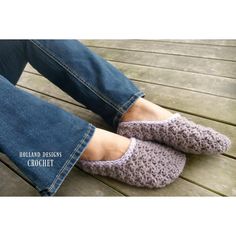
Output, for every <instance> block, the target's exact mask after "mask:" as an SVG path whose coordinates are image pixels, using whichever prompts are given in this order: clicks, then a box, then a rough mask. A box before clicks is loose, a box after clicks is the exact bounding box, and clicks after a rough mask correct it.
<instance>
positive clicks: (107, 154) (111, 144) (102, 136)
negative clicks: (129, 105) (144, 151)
mask: <svg viewBox="0 0 236 236" xmlns="http://www.w3.org/2000/svg"><path fill="white" fill-rule="evenodd" d="M129 145H130V139H129V138H126V137H124V136H121V135H118V134H115V133H112V132H109V131H106V130H103V129H99V128H96V129H95V131H94V134H93V136H92V138H91V140H90V142H89V143H88V146H87V147H86V149H85V151H84V152H83V153H82V155H81V158H80V159H81V160H90V161H109V160H117V159H119V158H120V157H121V156H122V155H123V154H124V153H125V152H126V151H127V149H128V147H129Z"/></svg>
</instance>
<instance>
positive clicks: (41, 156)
mask: <svg viewBox="0 0 236 236" xmlns="http://www.w3.org/2000/svg"><path fill="white" fill-rule="evenodd" d="M0 103H1V105H0V131H1V133H0V150H1V151H2V152H4V153H5V154H6V155H7V156H8V157H9V158H10V160H11V161H13V162H14V163H15V164H16V165H17V167H18V168H19V169H20V170H21V171H22V172H23V173H24V174H25V175H26V176H27V177H28V178H29V179H30V180H31V181H32V183H33V184H34V185H35V186H36V188H37V189H38V190H39V191H40V192H41V194H44V195H53V194H54V193H55V192H56V191H57V189H58V188H59V187H60V185H61V183H62V182H63V180H64V178H65V177H66V176H67V174H68V173H69V171H70V170H71V168H72V167H73V166H74V164H75V163H76V162H77V161H78V159H79V158H80V156H81V153H82V152H83V151H84V149H85V148H86V146H87V144H88V142H89V141H90V139H91V137H92V135H93V133H94V129H95V128H94V126H92V125H91V124H89V123H87V122H86V121H83V120H81V119H80V118H78V117H76V116H74V115H72V114H70V113H68V112H66V111H64V110H62V109H60V108H58V107H56V106H54V105H52V104H49V103H47V102H45V101H43V100H41V99H38V98H37V97H35V96H33V95H31V94H29V93H26V92H25V91H23V90H21V89H18V88H17V87H15V86H14V85H12V84H11V83H10V82H9V81H8V80H7V79H6V78H5V77H3V76H0Z"/></svg>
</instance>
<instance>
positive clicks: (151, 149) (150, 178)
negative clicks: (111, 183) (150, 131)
mask: <svg viewBox="0 0 236 236" xmlns="http://www.w3.org/2000/svg"><path fill="white" fill-rule="evenodd" d="M185 161H186V157H185V155H184V154H183V153H181V152H178V151H175V150H174V149H172V148H169V147H166V146H164V145H161V144H157V143H153V142H148V141H141V140H137V139H135V138H131V143H130V146H129V148H128V150H127V151H126V153H125V154H124V155H123V156H122V157H121V158H120V159H118V160H114V161H88V160H79V162H78V164H79V167H80V168H81V169H82V170H84V171H86V172H88V173H91V174H97V175H102V176H108V177H111V178H114V179H117V180H119V181H122V182H125V183H127V184H130V185H134V186H138V187H148V188H160V187H164V186H166V185H167V184H170V183H172V182H173V181H174V180H175V179H176V178H178V176H179V175H180V173H181V172H182V170H183V168H184V165H185Z"/></svg>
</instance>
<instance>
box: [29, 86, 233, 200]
mask: <svg viewBox="0 0 236 236" xmlns="http://www.w3.org/2000/svg"><path fill="white" fill-rule="evenodd" d="M29 92H30V93H32V94H35V95H36V96H39V97H41V98H42V99H46V100H48V99H49V102H51V103H53V104H55V105H58V106H60V107H63V108H64V109H66V110H68V109H69V110H68V111H69V112H72V113H74V114H75V115H78V116H80V117H81V110H84V113H86V109H84V108H81V107H78V106H76V105H72V104H69V103H68V104H66V106H65V103H66V102H62V101H59V100H57V99H55V98H50V97H47V96H45V95H42V94H38V93H34V92H32V91H29ZM82 118H83V117H82ZM95 119H96V118H95ZM92 123H93V122H92ZM98 127H99V126H98ZM193 162H194V163H195V164H192V163H193ZM189 169H190V170H189ZM235 169H236V160H234V159H231V158H228V157H226V156H222V155H220V156H197V157H196V156H192V157H191V158H189V161H188V163H187V166H186V168H185V171H184V173H183V176H184V177H185V178H188V179H189V180H191V181H193V182H195V183H197V184H199V185H201V186H204V187H205V188H208V189H212V190H213V191H217V192H218V193H220V194H223V195H229V196H231V195H235V194H236V172H235ZM192 173H193V174H192ZM203 176H204V177H203ZM120 191H122V190H120Z"/></svg>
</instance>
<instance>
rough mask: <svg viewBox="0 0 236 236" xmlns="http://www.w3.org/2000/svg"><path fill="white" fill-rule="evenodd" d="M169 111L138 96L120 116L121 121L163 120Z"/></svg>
mask: <svg viewBox="0 0 236 236" xmlns="http://www.w3.org/2000/svg"><path fill="white" fill-rule="evenodd" d="M171 115H172V113H171V112H169V111H168V110H166V109H165V108H162V107H160V106H158V105H156V104H154V103H152V102H150V101H148V100H146V99H143V98H139V99H137V101H136V102H135V103H134V104H133V106H132V107H130V109H129V110H128V111H127V112H126V113H125V114H124V115H123V116H122V118H121V121H137V120H165V119H167V118H169V117H170V116H171Z"/></svg>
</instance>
